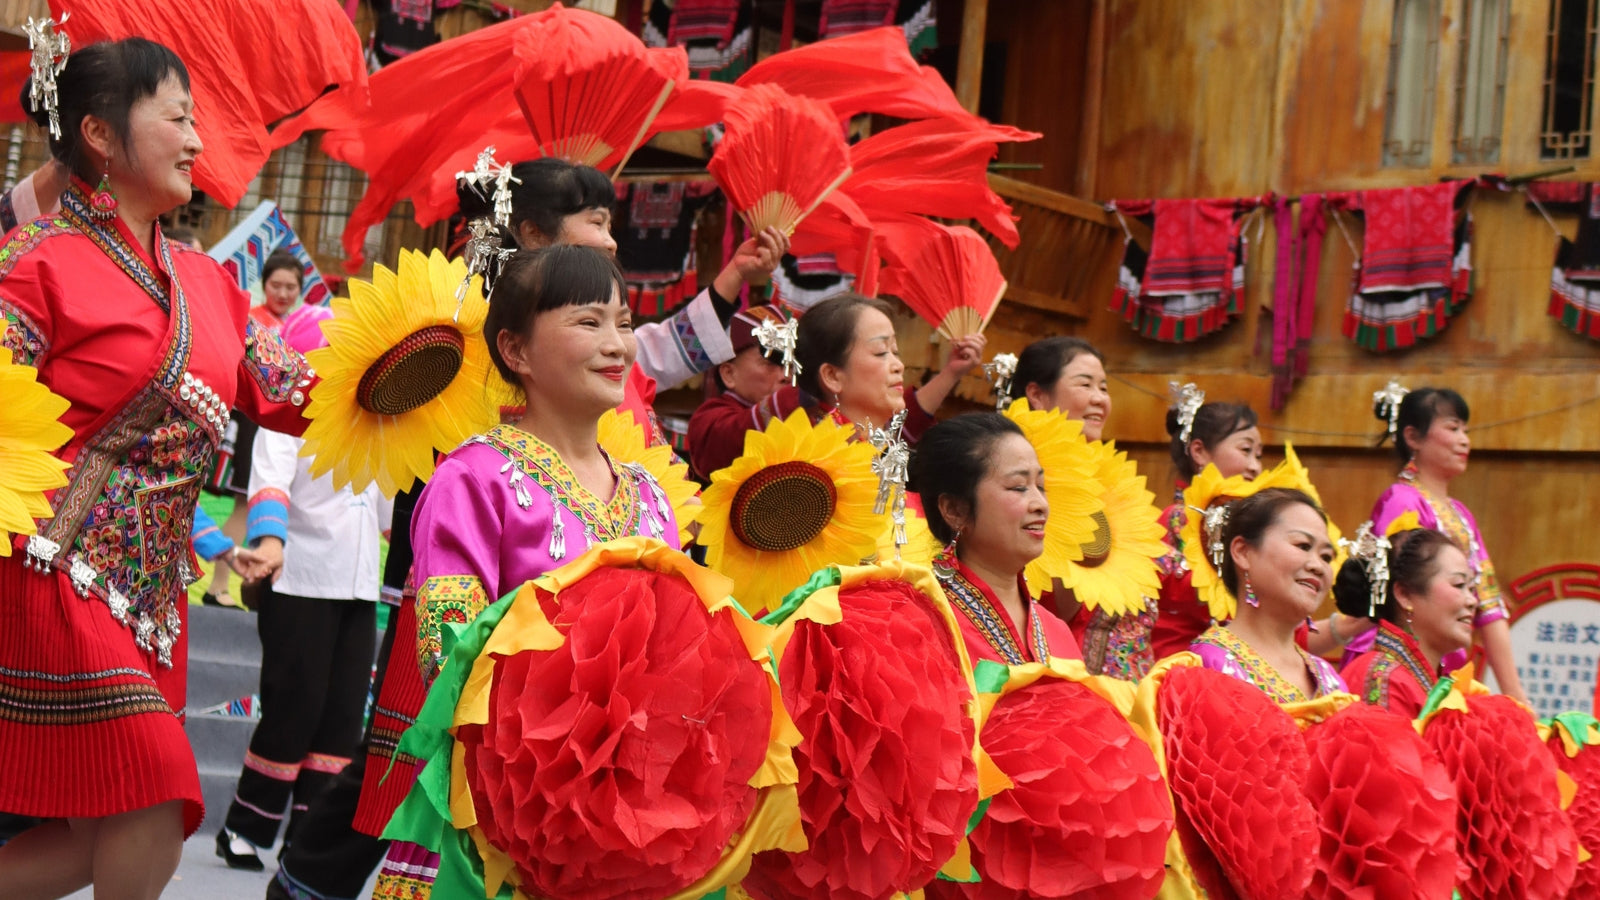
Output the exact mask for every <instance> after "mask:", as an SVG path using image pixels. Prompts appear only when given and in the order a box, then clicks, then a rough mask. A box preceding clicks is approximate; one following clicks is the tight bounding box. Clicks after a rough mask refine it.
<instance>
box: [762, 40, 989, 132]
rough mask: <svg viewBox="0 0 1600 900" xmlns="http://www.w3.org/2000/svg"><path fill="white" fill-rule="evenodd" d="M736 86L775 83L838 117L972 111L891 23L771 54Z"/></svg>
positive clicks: (963, 114) (922, 115) (925, 115)
mask: <svg viewBox="0 0 1600 900" xmlns="http://www.w3.org/2000/svg"><path fill="white" fill-rule="evenodd" d="M737 84H738V85H739V86H740V87H753V86H755V85H758V84H775V85H778V86H779V87H782V88H783V89H784V90H786V91H788V92H789V93H791V94H796V95H798V96H802V97H810V98H812V99H813V100H820V101H822V102H824V103H826V104H828V106H830V107H831V108H832V109H833V113H834V115H835V116H837V117H839V118H841V119H848V118H850V117H851V116H855V115H859V114H860V113H864V112H875V113H882V114H884V115H887V116H894V117H896V118H900V119H926V118H929V117H932V116H953V117H956V118H965V117H970V116H971V115H972V114H971V113H969V112H967V111H966V109H965V108H963V107H962V105H961V102H960V101H959V100H957V99H956V95H955V92H954V91H952V90H950V85H948V84H946V83H945V81H944V78H943V77H941V76H940V75H939V73H938V71H936V70H934V69H932V68H929V67H927V66H920V65H918V64H917V61H916V60H915V59H913V58H912V57H911V50H910V48H909V47H907V45H906V35H905V32H904V31H902V30H900V29H899V28H894V27H890V28H874V29H872V30H871V31H863V32H860V33H859V34H852V35H849V36H848V37H840V38H833V39H831V40H826V41H818V42H816V43H815V44H808V45H806V46H804V47H796V48H795V49H793V50H785V51H784V52H782V53H774V54H773V55H771V56H769V57H767V58H766V59H764V60H762V61H760V62H758V63H756V64H755V65H753V66H751V67H750V70H749V71H748V72H745V73H744V74H743V75H741V76H740V77H739V80H738V82H737Z"/></svg>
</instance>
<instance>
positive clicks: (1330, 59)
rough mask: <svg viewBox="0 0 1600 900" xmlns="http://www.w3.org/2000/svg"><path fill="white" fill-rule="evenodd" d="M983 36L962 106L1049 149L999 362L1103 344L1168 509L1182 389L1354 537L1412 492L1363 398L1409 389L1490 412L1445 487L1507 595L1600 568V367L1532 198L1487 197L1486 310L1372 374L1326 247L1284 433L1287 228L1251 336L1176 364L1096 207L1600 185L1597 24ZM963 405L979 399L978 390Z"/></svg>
mask: <svg viewBox="0 0 1600 900" xmlns="http://www.w3.org/2000/svg"><path fill="white" fill-rule="evenodd" d="M941 12H943V9H941ZM964 14H965V20H964V32H963V39H964V44H963V46H962V57H963V61H964V64H965V65H964V68H963V71H964V72H981V76H982V79H983V81H982V84H981V85H972V84H963V85H962V86H961V87H962V88H964V90H965V93H963V95H962V96H963V98H964V99H968V100H974V101H976V100H979V99H980V98H981V101H982V105H983V107H984V112H985V113H986V114H989V115H992V116H994V117H996V118H998V119H1001V120H1003V121H1005V122H1008V123H1011V124H1015V125H1019V126H1022V127H1025V128H1031V129H1033V130H1037V131H1042V132H1044V134H1045V137H1044V139H1043V140H1041V141H1038V142H1036V143H1034V144H1023V145H1016V146H1013V147H1008V148H1007V149H1006V151H1005V156H1004V157H1003V158H1005V159H1007V160H1010V161H1018V162H1037V163H1040V164H1042V168H1040V169H1038V170H1037V171H1017V172H1014V173H1008V174H1011V175H1012V176H1013V178H1007V179H1001V178H995V179H994V182H995V185H996V187H997V189H998V190H999V191H1000V192H1001V193H1002V194H1004V195H1006V196H1007V197H1009V198H1010V199H1011V200H1012V201H1013V203H1014V204H1015V207H1016V212H1017V213H1018V214H1019V215H1020V217H1021V222H1020V229H1021V232H1022V235H1023V244H1022V246H1021V247H1020V248H1019V249H1018V251H1017V252H1015V253H1013V254H1009V255H1006V257H1007V258H1006V259H1005V260H1004V265H1005V267H1006V269H1007V274H1008V277H1009V278H1010V280H1011V285H1012V289H1011V291H1010V293H1009V294H1008V298H1007V303H1006V306H1005V307H1004V308H1003V309H1002V310H1001V311H1000V312H999V313H998V314H997V315H996V316H995V319H994V322H993V323H992V324H991V326H990V328H989V331H988V334H989V338H990V346H991V348H992V349H994V350H995V351H1008V350H1009V351H1016V350H1020V349H1021V347H1023V346H1024V345H1026V344H1027V343H1028V342H1029V341H1030V340H1032V339H1033V338H1035V337H1037V336H1038V335H1040V334H1046V333H1064V334H1076V335H1080V336H1083V337H1085V338H1088V339H1089V340H1091V341H1092V342H1093V343H1094V344H1095V345H1096V346H1097V347H1099V348H1100V349H1101V350H1102V351H1103V352H1104V353H1105V355H1106V359H1107V363H1108V365H1107V368H1108V369H1109V370H1110V371H1111V372H1112V374H1113V382H1112V386H1111V391H1112V395H1113V399H1114V403H1115V408H1114V412H1113V414H1112V417H1111V419H1110V422H1109V425H1108V427H1107V434H1108V435H1109V436H1111V437H1114V438H1116V439H1117V441H1118V444H1119V445H1120V446H1126V447H1128V448H1129V449H1131V450H1132V452H1133V455H1134V456H1135V457H1137V458H1138V460H1139V462H1140V465H1141V468H1142V471H1144V472H1147V473H1148V474H1149V476H1150V485H1151V487H1152V489H1154V490H1156V491H1157V494H1158V496H1162V497H1165V496H1169V495H1170V489H1171V484H1172V475H1171V471H1172V467H1171V464H1170V461H1169V460H1168V457H1167V446H1168V445H1167V437H1166V434H1165V432H1164V429H1163V425H1162V418H1163V413H1164V410H1165V406H1166V402H1165V398H1166V395H1167V384H1168V382H1170V381H1194V382H1197V383H1198V384H1200V386H1201V387H1202V388H1203V389H1204V390H1205V391H1206V393H1207V396H1208V397H1210V398H1211V399H1217V400H1243V401H1246V402H1249V403H1250V404H1251V405H1252V406H1253V407H1254V408H1255V409H1256V410H1257V411H1258V412H1260V413H1261V414H1262V418H1263V422H1262V430H1263V432H1264V434H1265V436H1266V438H1267V440H1268V441H1269V443H1271V444H1274V445H1278V444H1281V443H1282V442H1284V441H1286V440H1288V441H1293V442H1294V444H1295V447H1296V449H1297V450H1298V451H1299V452H1300V454H1301V456H1302V459H1303V460H1304V461H1305V462H1306V464H1307V465H1308V466H1309V467H1310V468H1311V470H1312V475H1313V477H1314V479H1315V481H1316V483H1317V485H1318V487H1319V488H1320V490H1321V492H1322V495H1323V498H1324V500H1325V501H1326V502H1327V505H1328V509H1329V512H1330V513H1331V514H1332V515H1333V516H1334V518H1335V520H1336V521H1338V522H1339V523H1340V525H1341V526H1342V527H1344V528H1345V529H1347V530H1348V529H1351V528H1354V527H1355V525H1356V524H1358V523H1359V522H1361V521H1362V520H1363V519H1365V518H1366V517H1367V515H1368V513H1369V511H1370V508H1371V505H1372V502H1373V500H1374V499H1375V498H1376V497H1377V495H1378V494H1379V492H1380V491H1382V489H1383V488H1384V487H1385V486H1386V485H1387V484H1389V483H1390V481H1391V480H1392V479H1393V477H1394V475H1395V472H1396V470H1397V468H1398V466H1397V463H1396V459H1395V456H1394V455H1393V452H1392V451H1391V450H1390V449H1388V448H1384V449H1381V450H1380V449H1375V448H1374V446H1373V444H1374V440H1375V438H1376V437H1377V436H1378V434H1379V433H1380V431H1381V430H1382V426H1381V424H1380V423H1379V422H1378V421H1377V420H1376V419H1375V418H1374V417H1373V415H1372V393H1373V392H1374V391H1376V390H1379V389H1381V388H1382V387H1383V385H1384V383H1385V382H1386V381H1387V380H1389V379H1390V378H1398V379H1399V380H1400V381H1401V382H1402V383H1404V384H1406V385H1408V386H1412V387H1416V386H1421V385H1425V384H1432V385H1448V386H1452V387H1454V388H1456V389H1457V390H1459V391H1461V393H1462V394H1463V395H1465V396H1466V398H1467V399H1468V401H1469V402H1470V403H1471V405H1472V421H1471V428H1470V433H1471V435H1472V439H1473V447H1474V449H1475V452H1474V454H1473V461H1472V465H1471V468H1470V470H1469V471H1468V473H1467V474H1466V475H1465V476H1463V477H1462V478H1461V479H1460V480H1459V481H1458V482H1457V483H1456V485H1454V486H1453V488H1452V490H1453V492H1454V493H1455V494H1456V495H1457V496H1459V497H1460V498H1461V499H1462V500H1464V501H1465V502H1466V503H1467V504H1468V505H1469V506H1471V507H1472V509H1473V510H1474V511H1475V512H1476V513H1477V517H1478V520H1479V522H1480V524H1481V525H1482V528H1483V531H1484V536H1485V540H1486V541H1487V543H1488V545H1489V547H1490V549H1491V552H1492V553H1493V555H1494V557H1495V560H1496V563H1497V566H1498V568H1499V571H1500V574H1501V577H1502V579H1503V580H1505V581H1510V580H1512V579H1514V578H1516V577H1518V576H1520V575H1522V574H1525V573H1528V572H1531V571H1533V570H1535V569H1538V568H1541V567H1545V566H1549V565H1553V564H1559V563H1567V562H1600V550H1597V549H1596V545H1595V543H1594V540H1593V537H1592V535H1593V534H1594V532H1593V530H1592V529H1593V527H1594V523H1595V522H1596V520H1597V519H1600V343H1597V342H1596V341H1594V340H1593V339H1590V338H1586V337H1581V336H1579V335H1577V334H1574V333H1573V332H1571V331H1568V330H1567V329H1566V328H1564V327H1563V326H1562V325H1561V323H1560V322H1558V321H1557V320H1556V319H1554V318H1551V317H1550V316H1549V315H1547V314H1546V307H1547V304H1548V301H1549V298H1550V281H1551V265H1552V260H1553V258H1554V254H1555V250H1556V244H1557V238H1556V235H1555V232H1554V231H1553V230H1552V227H1551V224H1550V223H1549V222H1547V221H1546V219H1545V218H1543V217H1542V216H1541V215H1540V214H1539V213H1538V212H1537V211H1535V210H1534V209H1531V208H1529V207H1528V206H1527V203H1526V197H1525V196H1524V195H1522V194H1521V193H1518V192H1509V193H1500V192H1492V191H1477V192H1475V195H1474V199H1473V200H1472V203H1473V207H1472V212H1473V216H1474V221H1475V235H1474V241H1473V266H1474V269H1475V273H1476V274H1475V281H1476V290H1475V291H1474V295H1473V297H1472V299H1471V301H1470V302H1469V303H1468V304H1467V306H1466V308H1465V310H1463V311H1462V312H1461V313H1460V314H1459V315H1457V316H1456V317H1455V318H1454V319H1452V320H1451V322H1450V324H1449V326H1448V328H1447V329H1446V330H1445V331H1444V332H1443V333H1441V334H1440V335H1439V336H1438V337H1436V338H1433V339H1431V340H1428V341H1425V342H1423V343H1421V344H1420V345H1418V346H1416V347H1414V348H1411V349H1409V350H1404V351H1398V352H1389V353H1372V352H1369V351H1367V350H1364V349H1362V348H1361V347H1359V346H1357V345H1356V344H1355V343H1353V342H1352V341H1350V340H1349V339H1347V338H1345V337H1343V336H1342V335H1341V333H1340V324H1341V320H1342V317H1343V315H1344V307H1345V300H1346V298H1347V297H1348V295H1349V292H1350V290H1351V271H1352V262H1353V255H1352V253H1351V251H1350V248H1349V246H1347V244H1346V243H1345V241H1344V240H1342V239H1341V238H1339V237H1338V236H1336V234H1335V233H1334V230H1333V229H1332V228H1330V229H1329V232H1330V233H1329V236H1328V239H1327V240H1326V242H1325V244H1324V248H1323V249H1324V254H1323V258H1322V267H1321V274H1320V282H1319V288H1318V291H1317V297H1316V313H1315V330H1314V336H1313V339H1312V344H1311V353H1310V374H1309V377H1307V378H1306V379H1305V380H1304V381H1303V382H1301V383H1300V384H1299V385H1298V386H1297V387H1296V388H1295V389H1294V391H1293V393H1292V395H1291V396H1290V399H1289V401H1288V403H1287V406H1286V407H1285V408H1284V409H1283V410H1282V411H1281V412H1272V411H1270V410H1269V409H1268V407H1269V392H1270V382H1271V360H1270V352H1269V349H1268V348H1269V347H1270V345H1271V337H1272V320H1271V314H1270V307H1271V293H1272V286H1273V275H1274V273H1273V256H1274V254H1273V251H1274V238H1273V229H1272V227H1270V220H1269V225H1268V227H1266V228H1265V229H1264V231H1263V234H1262V238H1263V239H1262V240H1261V241H1260V242H1258V243H1256V244H1255V245H1253V246H1252V247H1251V248H1250V251H1251V252H1250V259H1249V265H1248V276H1247V289H1248V293H1247V303H1246V304H1245V308H1244V311H1243V315H1242V316H1241V317H1240V318H1239V319H1238V320H1236V321H1235V322H1233V323H1232V324H1230V325H1228V326H1226V327H1225V328H1223V329H1222V330H1221V331H1220V332H1218V333H1215V334H1213V335H1210V336H1208V337H1206V338H1203V339H1201V340H1199V341H1197V342H1194V343H1187V344H1166V343H1159V342H1156V341H1153V340H1150V339H1147V338H1144V337H1142V336H1140V335H1139V334H1137V333H1135V332H1134V331H1133V330H1132V329H1131V328H1129V327H1128V326H1127V325H1126V324H1125V323H1124V322H1123V321H1122V320H1121V318H1120V317H1119V316H1118V315H1117V314H1115V313H1113V312H1110V311H1108V309H1107V301H1108V300H1109V298H1110V296H1111V294H1112V290H1113V286H1114V282H1115V278H1116V270H1117V265H1118V259H1119V258H1120V255H1121V252H1122V245H1123V241H1124V235H1123V232H1122V229H1121V228H1120V227H1119V226H1118V223H1117V222H1116V221H1115V220H1114V219H1112V218H1108V217H1107V215H1106V214H1105V213H1104V212H1103V207H1102V204H1103V202H1104V201H1108V200H1112V199H1120V198H1185V197H1235V196H1248V195H1258V194H1265V193H1267V192H1275V193H1277V194H1280V195H1290V196H1295V195H1299V194H1302V193H1306V192H1313V191H1332V190H1360V189H1369V188H1380V187H1394V186H1409V185H1423V184H1429V183H1433V182H1436V181H1437V180H1439V179H1441V178H1446V177H1456V178H1459V177H1471V176H1475V175H1478V174H1481V173H1489V172H1497V173H1506V174H1508V175H1511V176H1517V175H1523V174H1528V173H1535V172H1540V171H1549V170H1551V169H1553V168H1560V167H1568V166H1570V167H1572V170H1571V171H1569V172H1566V173H1563V174H1559V175H1556V176H1554V177H1555V178H1557V179H1560V180H1581V181H1600V156H1597V154H1596V151H1595V149H1594V140H1593V134H1594V131H1593V128H1594V122H1595V97H1594V79H1595V58H1594V57H1595V55H1596V48H1595V33H1596V32H1595V29H1596V23H1597V21H1600V13H1597V4H1596V3H1595V2H1594V0H1528V2H1523V0H1518V2H1512V0H1238V2H1233V3H1148V2H1139V0H989V2H984V0H966V3H965V10H964ZM1574 27H1576V28H1577V29H1578V30H1579V32H1580V33H1579V34H1577V35H1576V36H1574V35H1573V33H1572V30H1573V28H1574ZM976 34H983V35H985V38H984V42H983V45H982V49H983V54H984V59H983V60H982V61H978V60H975V59H974V58H973V57H974V55H975V54H976V52H977V48H978V45H977V43H976V41H975V40H974V36H975V35H976ZM1574 37H1575V38H1576V39H1574ZM995 54H998V55H999V56H1000V57H1001V61H1000V62H999V63H997V64H992V63H990V61H989V57H991V56H992V55H995ZM991 80H993V81H998V82H1000V85H999V86H998V87H992V86H991ZM1549 98H1554V102H1555V104H1556V105H1557V107H1558V108H1557V110H1555V113H1554V116H1553V118H1552V113H1551V106H1552V101H1551V99H1549ZM1563 126H1566V127H1563ZM1082 201H1090V202H1082ZM1347 222H1348V220H1347ZM1554 222H1555V225H1556V226H1557V227H1559V228H1560V230H1561V231H1563V232H1564V233H1565V234H1566V235H1567V236H1568V237H1571V236H1572V235H1573V233H1574V231H1575V230H1576V227H1577V219H1576V216H1573V215H1567V216H1562V215H1555V217H1554ZM1252 236H1254V230H1253V229H1252ZM1360 239H1361V235H1360V233H1359V231H1356V232H1355V234H1354V240H1355V241H1356V243H1357V246H1359V242H1360ZM908 330H909V331H914V332H918V334H919V335H920V334H925V333H926V329H919V328H916V327H912V328H910V329H908ZM906 337H907V338H910V339H909V340H902V344H903V345H905V344H917V343H919V342H918V341H917V339H916V337H914V336H912V335H907V336H906ZM963 389H964V390H965V391H968V392H969V393H968V396H970V397H972V398H973V399H978V398H981V397H985V396H987V389H986V386H984V385H982V384H981V383H977V382H976V381H975V380H969V383H967V384H964V385H963ZM1268 461H1269V462H1271V461H1272V459H1271V454H1270V453H1269V460H1268Z"/></svg>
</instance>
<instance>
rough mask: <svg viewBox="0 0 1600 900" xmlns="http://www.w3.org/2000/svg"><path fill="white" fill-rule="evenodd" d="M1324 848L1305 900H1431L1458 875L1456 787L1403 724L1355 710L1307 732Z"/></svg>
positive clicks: (1373, 710) (1310, 783) (1372, 710)
mask: <svg viewBox="0 0 1600 900" xmlns="http://www.w3.org/2000/svg"><path fill="white" fill-rule="evenodd" d="M1305 740H1306V746H1307V749H1308V750H1309V751H1310V758H1311V771H1310V777H1309V778H1308V779H1307V780H1306V783H1305V792H1306V796H1307V797H1309V798H1310V799H1311V802H1312V804H1313V805H1315V807H1316V809H1317V813H1318V816H1319V819H1320V822H1321V833H1322V846H1321V849H1320V850H1319V852H1318V853H1317V856H1316V863H1317V869H1316V872H1315V873H1314V874H1313V875H1312V877H1311V890H1310V891H1309V892H1308V893H1307V894H1306V897H1307V898H1308V900H1324V898H1325V900H1345V898H1350V897H1371V898H1383V900H1410V898H1415V900H1436V898H1441V897H1449V896H1450V890H1451V888H1452V887H1453V886H1454V884H1455V876H1456V839H1455V811H1456V794H1455V788H1454V786H1453V785H1452V784H1451V782H1450V775H1449V773H1448V772H1447V771H1446V770H1445V768H1444V765H1443V764H1442V763H1440V762H1439V758H1438V757H1437V756H1435V755H1434V753H1433V751H1432V750H1431V749H1429V747H1428V745H1427V743H1425V742H1424V741H1423V740H1422V738H1421V737H1420V736H1418V735H1417V732H1416V729H1415V728H1413V727H1412V725H1411V721H1410V720H1409V719H1405V718H1402V717H1400V716H1398V715H1395V714H1394V713H1390V712H1387V711H1385V710H1382V709H1379V708H1378V707H1375V706H1367V705H1366V704H1362V703H1355V704H1352V705H1350V706H1348V707H1346V708H1345V709H1344V710H1343V711H1341V712H1339V713H1337V714H1335V715H1334V716H1333V717H1331V718H1329V719H1326V720H1324V721H1323V722H1321V723H1320V724H1314V725H1311V726H1310V727H1309V728H1307V729H1306V731H1305Z"/></svg>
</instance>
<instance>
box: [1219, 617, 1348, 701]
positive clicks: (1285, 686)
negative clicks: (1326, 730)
mask: <svg viewBox="0 0 1600 900" xmlns="http://www.w3.org/2000/svg"><path fill="white" fill-rule="evenodd" d="M1194 642H1195V643H1196V644H1207V645H1209V646H1212V647H1216V648H1217V649H1219V650H1221V651H1223V652H1224V653H1226V654H1227V655H1228V660H1229V661H1230V662H1232V663H1233V665H1234V666H1235V667H1236V668H1237V669H1238V671H1239V674H1241V675H1243V676H1244V680H1245V681H1248V682H1250V683H1251V684H1253V685H1255V686H1256V687H1258V688H1260V689H1261V690H1262V691H1264V692H1265V693H1266V695H1267V696H1269V697H1271V698H1272V699H1273V701H1274V702H1277V703H1299V702H1302V701H1305V700H1309V699H1311V698H1310V697H1307V696H1306V695H1305V692H1304V691H1302V690H1300V689H1299V688H1298V687H1295V686H1294V684H1293V683H1291V682H1289V681H1288V680H1286V679H1285V678H1284V677H1283V676H1281V675H1279V674H1278V671H1277V670H1276V669H1274V668H1273V667H1272V666H1271V664H1269V663H1268V662H1267V661H1266V660H1264V659H1262V658H1261V657H1259V656H1257V655H1256V652H1255V651H1254V650H1251V649H1250V647H1249V646H1248V645H1246V644H1245V643H1244V642H1243V641H1241V640H1239V639H1238V638H1237V637H1235V636H1234V634H1233V632H1231V631H1229V630H1228V629H1226V628H1223V627H1221V626H1219V625H1213V626H1211V627H1210V628H1208V629H1206V631H1205V633H1204V634H1202V635H1200V636H1199V637H1198V638H1195V641H1194ZM1296 649H1298V648H1296ZM1299 653H1300V658H1301V659H1302V660H1303V661H1304V662H1305V666H1306V671H1307V672H1308V673H1309V674H1310V676H1311V681H1312V685H1313V687H1314V689H1315V692H1316V693H1315V696H1317V697H1321V696H1323V695H1324V694H1327V693H1329V692H1331V691H1335V690H1338V688H1339V685H1338V684H1337V683H1330V681H1329V679H1328V677H1327V674H1328V673H1327V672H1325V671H1324V669H1323V668H1322V667H1321V666H1318V665H1317V663H1319V662H1321V660H1317V659H1315V658H1314V657H1312V656H1310V655H1309V654H1307V653H1306V652H1305V651H1304V650H1300V651H1299ZM1327 665H1328V664H1327V663H1322V666H1327ZM1329 668H1331V667H1329ZM1230 674H1231V673H1230Z"/></svg>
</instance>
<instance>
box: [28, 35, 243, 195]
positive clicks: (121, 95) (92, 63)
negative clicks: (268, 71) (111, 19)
mask: <svg viewBox="0 0 1600 900" xmlns="http://www.w3.org/2000/svg"><path fill="white" fill-rule="evenodd" d="M169 77H176V78H177V79H178V83H179V84H181V85H183V89H184V91H185V92H188V90H189V69H188V67H187V66H185V65H184V64H183V60H181V59H179V58H178V54H176V53H173V52H172V51H171V50H169V49H168V48H166V47H165V46H163V45H161V44H158V43H156V42H155V41H151V40H146V39H144V38H140V37H131V38H124V39H122V40H120V41H101V42H100V43H96V44H90V45H89V46H87V47H84V48H82V49H81V50H78V51H76V52H74V53H73V54H72V55H71V56H69V57H67V67H66V68H65V69H63V70H62V72H61V74H60V75H58V76H56V92H57V93H58V94H59V96H60V98H61V106H60V112H59V116H60V118H61V137H59V138H57V137H50V138H49V140H50V155H51V156H54V157H55V158H56V159H57V160H60V161H61V163H62V164H64V165H65V166H66V167H67V168H68V169H71V170H72V173H73V174H75V175H77V176H78V177H79V178H82V179H83V180H85V181H87V182H89V183H90V184H94V183H95V182H96V181H98V180H99V178H100V175H101V173H100V171H99V170H98V169H97V168H96V167H95V166H96V164H95V162H94V161H93V160H91V159H89V157H88V152H87V146H86V145H85V144H84V142H83V119H84V117H85V116H94V117H95V118H97V119H100V120H101V121H103V122H105V123H106V124H108V125H110V126H111V132H112V134H114V135H116V138H117V146H118V148H119V149H121V151H122V152H123V154H124V155H128V153H129V147H128V114H129V113H130V112H131V111H132V110H133V105H134V104H135V103H138V102H139V101H140V100H143V99H144V98H146V97H153V96H155V93H156V91H157V90H159V89H160V88H161V83H162V82H164V81H166V80H167V79H168V78H169ZM29 84H30V81H29V80H24V81H23V83H22V109H23V111H24V112H26V113H27V114H28V116H29V117H30V118H31V119H32V120H33V122H34V124H36V125H38V126H39V127H40V128H41V129H44V130H45V135H46V136H47V137H49V134H50V132H49V122H50V115H49V113H47V112H46V111H45V108H44V104H43V103H40V104H39V108H38V109H37V110H35V109H34V108H33V104H32V102H31V101H30V100H29V99H28V86H29ZM215 112H216V114H217V115H223V113H222V112H221V111H220V110H218V111H215ZM130 159H131V157H130ZM132 161H133V162H134V163H135V164H137V162H138V160H136V159H134V160H132Z"/></svg>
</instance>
